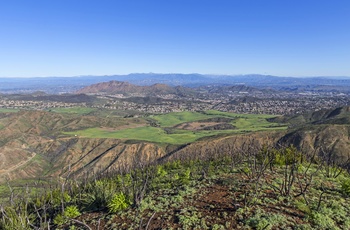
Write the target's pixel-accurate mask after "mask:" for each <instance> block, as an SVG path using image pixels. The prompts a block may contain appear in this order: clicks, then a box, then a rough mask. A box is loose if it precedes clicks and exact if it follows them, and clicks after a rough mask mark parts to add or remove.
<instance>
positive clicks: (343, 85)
mask: <svg viewBox="0 0 350 230" xmlns="http://www.w3.org/2000/svg"><path fill="white" fill-rule="evenodd" d="M113 80H114V81H126V82H129V83H131V84H136V85H139V86H146V85H148V86H149V85H154V84H157V83H159V84H167V85H170V86H186V87H198V86H205V85H247V86H253V87H259V88H270V89H275V90H284V91H334V90H335V91H341V92H349V91H350V77H304V78H302V77H300V78H299V77H298V78H296V77H277V76H270V75H258V74H251V75H232V76H231V75H201V74H155V73H135V74H128V75H110V76H78V77H45V78H0V92H1V93H28V92H34V91H38V90H42V91H45V92H46V93H53V94H58V93H71V92H74V91H77V90H79V89H82V88H83V87H86V86H89V85H91V84H96V83H100V82H108V81H113Z"/></svg>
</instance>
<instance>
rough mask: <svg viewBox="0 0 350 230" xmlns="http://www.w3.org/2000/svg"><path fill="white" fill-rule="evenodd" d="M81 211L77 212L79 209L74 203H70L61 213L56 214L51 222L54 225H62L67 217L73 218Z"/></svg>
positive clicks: (67, 219)
mask: <svg viewBox="0 0 350 230" xmlns="http://www.w3.org/2000/svg"><path fill="white" fill-rule="evenodd" d="M80 215H81V213H80V212H79V209H78V207H77V206H75V205H71V206H68V207H66V208H65V210H64V213H63V215H62V214H61V213H60V214H58V215H57V216H56V217H55V218H54V220H53V223H54V224H56V225H62V224H65V223H67V222H68V221H69V219H74V218H76V217H78V216H80Z"/></svg>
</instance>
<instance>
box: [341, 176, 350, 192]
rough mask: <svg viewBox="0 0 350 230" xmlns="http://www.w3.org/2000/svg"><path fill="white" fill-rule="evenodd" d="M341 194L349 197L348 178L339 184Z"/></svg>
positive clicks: (349, 184)
mask: <svg viewBox="0 0 350 230" xmlns="http://www.w3.org/2000/svg"><path fill="white" fill-rule="evenodd" d="M341 192H342V193H343V194H344V195H347V196H350V178H348V179H345V180H343V181H342V182H341Z"/></svg>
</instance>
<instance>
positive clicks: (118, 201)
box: [107, 193, 129, 213]
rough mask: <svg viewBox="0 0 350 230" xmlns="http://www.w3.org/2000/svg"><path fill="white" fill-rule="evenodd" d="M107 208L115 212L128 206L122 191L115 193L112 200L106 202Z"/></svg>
mask: <svg viewBox="0 0 350 230" xmlns="http://www.w3.org/2000/svg"><path fill="white" fill-rule="evenodd" d="M107 206H108V209H109V211H110V212H112V213H116V212H118V211H120V210H123V209H126V208H127V207H129V201H128V200H127V199H126V196H125V195H124V194H123V193H119V194H115V195H114V196H113V198H112V200H111V201H110V202H109V203H108V205H107Z"/></svg>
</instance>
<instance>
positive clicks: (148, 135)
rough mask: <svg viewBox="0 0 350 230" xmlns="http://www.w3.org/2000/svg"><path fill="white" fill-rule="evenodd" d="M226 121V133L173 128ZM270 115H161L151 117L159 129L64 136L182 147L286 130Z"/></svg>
mask: <svg viewBox="0 0 350 230" xmlns="http://www.w3.org/2000/svg"><path fill="white" fill-rule="evenodd" d="M218 117H225V118H231V119H233V120H232V121H231V122H230V124H232V125H233V126H235V129H228V130H184V129H177V128H174V126H176V125H179V124H182V123H189V122H194V121H200V120H205V119H208V118H218ZM271 117H274V116H272V115H254V114H235V113H225V112H219V111H206V112H201V113H200V112H179V113H169V114H162V115H153V116H150V118H151V119H152V120H154V121H155V122H156V123H157V124H158V126H159V127H152V126H150V125H148V126H145V127H137V128H126V129H121V130H111V129H104V128H101V127H92V128H89V129H84V130H78V131H74V132H65V134H67V135H77V136H81V137H88V138H117V139H130V140H142V141H150V142H158V143H169V144H185V143H191V142H194V141H196V140H198V139H200V138H203V137H210V136H216V135H221V134H235V133H237V134H238V133H246V132H256V131H267V130H283V129H286V128H287V126H283V125H281V124H278V123H271V122H269V121H267V120H266V119H267V118H271Z"/></svg>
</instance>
